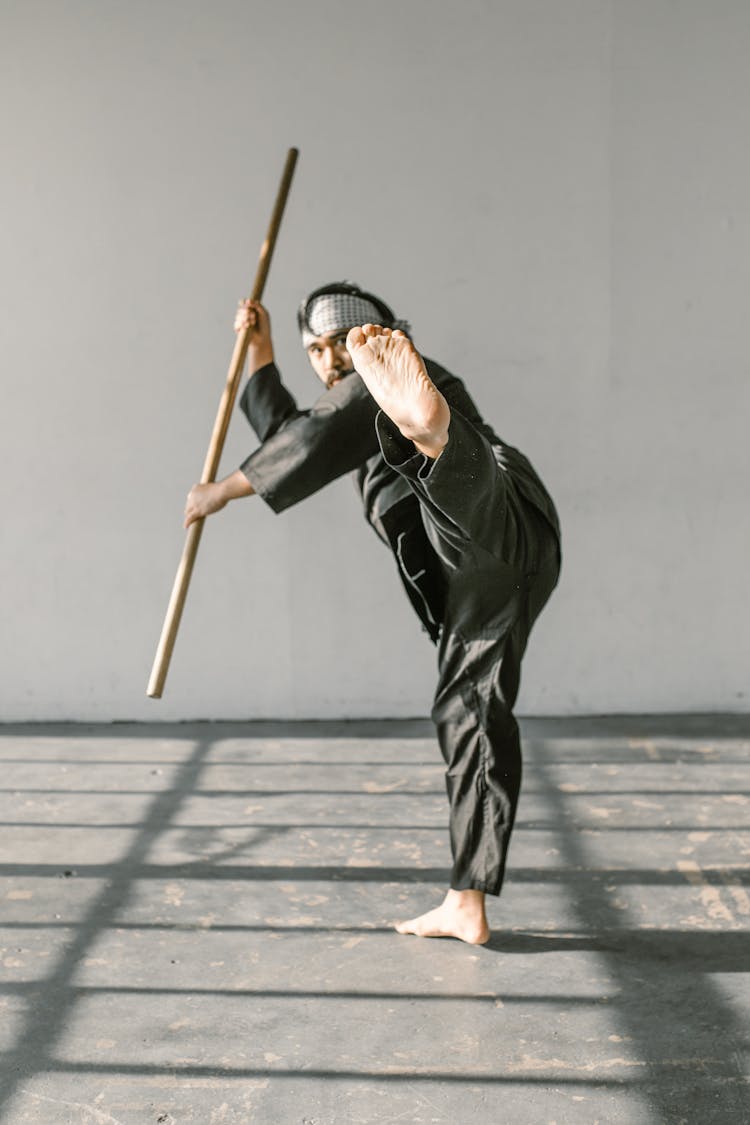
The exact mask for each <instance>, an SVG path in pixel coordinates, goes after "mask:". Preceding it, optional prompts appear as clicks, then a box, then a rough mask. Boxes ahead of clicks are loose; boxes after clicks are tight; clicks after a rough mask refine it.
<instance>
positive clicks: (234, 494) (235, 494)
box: [219, 469, 254, 503]
mask: <svg viewBox="0 0 750 1125" xmlns="http://www.w3.org/2000/svg"><path fill="white" fill-rule="evenodd" d="M219 487H220V488H221V496H222V499H223V500H224V502H225V503H226V501H228V500H238V499H239V497H240V496H252V494H253V492H254V489H253V486H252V485H251V484H250V481H249V480H248V479H247V477H246V476H245V474H244V473H243V472H242V470H241V469H237V470H236V472H234V473H230V474H229V476H228V477H224V480H222V481H219Z"/></svg>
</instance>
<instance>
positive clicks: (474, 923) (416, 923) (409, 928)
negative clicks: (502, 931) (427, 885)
mask: <svg viewBox="0 0 750 1125" xmlns="http://www.w3.org/2000/svg"><path fill="white" fill-rule="evenodd" d="M396 929H397V930H398V932H399V933H400V934H415V935H416V936H417V937H453V938H458V939H459V941H466V942H468V943H469V945H484V943H485V942H486V941H488V940H489V937H490V927H489V925H488V924H487V915H486V914H485V912H484V892H483V891H448V894H447V895H446V896H445V899H444V900H443V902H442V903H441V905H440V906H438V907H437V908H436V909H435V910H430V911H428V912H427V914H420V916H419V917H418V918H412V919H411V920H410V921H408V922H397V923H396Z"/></svg>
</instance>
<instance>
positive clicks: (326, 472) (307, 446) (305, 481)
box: [240, 372, 380, 512]
mask: <svg viewBox="0 0 750 1125" xmlns="http://www.w3.org/2000/svg"><path fill="white" fill-rule="evenodd" d="M259 374H262V372H256V374H255V375H254V376H253V378H252V379H251V380H250V383H249V384H248V387H249V386H250V384H251V383H253V382H254V380H255V379H256V378H257V377H258V375H259ZM273 379H274V376H273V375H272V377H271V380H270V386H269V388H268V389H267V390H263V388H262V387H261V386H260V385H259V387H258V388H256V389H255V390H254V391H253V392H252V394H251V396H250V401H248V400H247V394H248V392H247V390H246V391H245V394H244V395H243V401H242V408H243V410H244V411H245V413H246V414H247V416H248V418H249V419H250V422H251V425H253V427H254V428H255V430H256V433H257V434H258V436H259V437H260V438H261V440H262V442H263V444H262V445H261V446H260V448H259V449H256V450H255V452H254V453H251V454H250V456H249V457H248V458H247V460H245V461H244V462H243V463H242V465H241V466H240V468H241V470H242V472H243V473H244V474H245V476H246V477H247V479H248V480H249V482H250V484H251V485H252V486H253V488H254V490H255V491H256V492H257V493H258V495H259V496H262V497H263V499H264V500H265V501H266V503H267V504H268V505H269V507H270V508H272V510H273V511H274V512H283V511H284V509H285V508H289V507H291V505H292V504H296V503H298V501H300V500H304V499H305V498H306V497H307V496H311V495H312V494H313V493H314V492H317V491H318V490H319V489H321V488H323V487H324V486H325V485H326V484H329V483H330V482H331V481H333V480H336V479H337V478H338V477H340V476H343V475H344V474H345V473H348V472H350V471H351V470H352V469H356V468H358V467H359V466H360V465H362V464H364V462H365V461H366V460H367V459H368V458H369V457H372V456H373V455H374V454H375V453H377V452H378V450H379V448H380V447H379V445H378V438H377V433H376V431H375V416H376V415H377V412H378V407H377V404H376V402H375V400H374V399H373V398H372V396H371V395H370V392H369V391H368V390H367V387H366V386H365V384H364V383H363V382H362V380H361V378H360V377H359V375H357V374H352V375H347V376H346V377H345V378H344V379H342V380H341V382H340V383H337V384H336V386H334V387H332V388H331V389H330V390H328V391H326V392H325V394H323V395H322V396H321V397H320V398H319V399H318V401H317V402H316V403H315V405H314V406H313V407H312V409H311V410H304V411H300V410H297V407H296V403H295V401H294V399H293V398H292V396H291V395H290V394H289V392H288V391H286V389H285V388H284V387H283V385H282V384H281V380H280V379H279V376H278V372H275V380H276V382H277V386H276V388H275V389H274V385H273ZM279 388H280V390H279Z"/></svg>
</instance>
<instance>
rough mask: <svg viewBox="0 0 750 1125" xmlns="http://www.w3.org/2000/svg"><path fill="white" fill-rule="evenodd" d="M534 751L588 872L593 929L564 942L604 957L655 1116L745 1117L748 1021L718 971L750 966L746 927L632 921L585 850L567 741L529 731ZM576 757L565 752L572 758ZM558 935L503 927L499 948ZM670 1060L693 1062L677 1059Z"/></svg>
mask: <svg viewBox="0 0 750 1125" xmlns="http://www.w3.org/2000/svg"><path fill="white" fill-rule="evenodd" d="M572 725H573V727H574V728H575V727H576V726H578V727H580V726H581V724H575V723H574V724H572ZM586 725H587V724H583V728H584V729H585V727H586ZM688 725H691V726H692V724H688ZM670 729H671V733H672V734H674V729H673V728H670ZM651 733H652V734H653V730H652V731H651ZM713 736H714V737H715V736H716V734H715V731H714V732H713ZM526 750H527V753H529V752H530V754H529V757H530V758H531V760H532V762H533V766H532V768H533V772H534V776H535V779H536V781H537V784H538V785H539V786H540V787H541V788H542V789H543V790H545V801H546V804H547V807H548V809H549V812H550V814H551V815H552V817H553V819H556V820H557V822H558V825H559V829H558V847H559V852H560V858H561V860H562V861H563V862H564V863H565V865H566V867H567V868H568V870H569V871H571V872H572V871H578V872H580V874H581V877H574V878H571V879H569V880H568V888H569V894H570V902H571V908H572V910H573V912H574V913H575V915H576V916H577V919H578V925H579V926H580V929H581V930H582V931H583V934H584V935H585V936H583V935H581V934H577V935H576V934H573V935H571V936H570V937H567V936H566V937H565V938H564V939H563V947H565V946H564V943H565V942H568V941H569V942H570V943H571V944H569V945H567V948H568V949H576V948H578V949H589V950H593V951H594V952H596V953H598V954H600V956H601V957H602V958H603V960H604V963H605V965H606V968H607V971H608V973H609V976H610V977H611V979H612V981H613V983H614V984H615V986H616V987H617V990H618V994H617V996H616V997H615V998H614V1000H615V1003H614V1004H613V1008H612V1014H613V1016H615V1017H616V1018H617V1020H618V1022H619V1023H620V1024H621V1026H622V1029H623V1032H624V1035H625V1036H627V1037H628V1038H629V1039H630V1041H631V1047H632V1049H633V1050H635V1052H636V1053H637V1056H638V1058H639V1059H640V1060H642V1063H643V1065H644V1068H645V1070H644V1076H643V1078H642V1079H641V1081H640V1082H639V1086H640V1089H641V1092H642V1094H643V1096H644V1097H645V1098H646V1099H647V1100H648V1102H649V1103H650V1105H651V1107H652V1112H653V1115H654V1119H655V1120H658V1121H665V1122H668V1121H673V1122H679V1121H683V1122H693V1121H695V1122H698V1121H700V1122H701V1123H704V1122H706V1123H708V1122H717V1123H718V1122H722V1123H723V1122H728V1121H741V1120H746V1119H747V1112H746V1111H747V1101H746V1099H747V1087H746V1076H745V1074H744V1072H743V1068H742V1064H741V1062H740V1060H741V1058H742V1055H743V1051H744V1050H746V1048H747V1045H748V1044H747V1035H746V1029H745V1028H743V1027H742V1026H741V1025H740V1022H739V1020H738V1018H737V1014H736V1012H735V1011H734V1010H733V1008H732V1007H731V1006H730V1004H729V1003H728V1002H727V998H726V995H725V994H724V993H723V992H722V991H721V989H720V988H719V987H718V985H717V983H716V981H715V980H713V979H712V976H711V974H716V973H719V972H746V971H747V970H748V968H749V967H750V966H749V964H748V961H749V958H748V954H749V952H750V951H749V950H748V935H747V932H738V933H733V932H718V933H717V932H715V931H714V932H709V933H706V932H698V933H695V932H690V931H687V932H683V931H679V930H669V931H663V930H658V929H654V930H641V929H634V928H628V927H627V913H625V914H623V912H622V910H619V909H615V907H614V906H613V905H612V903H611V901H610V899H609V898H608V896H607V895H606V894H604V893H602V891H603V887H602V886H601V883H602V879H601V871H600V870H598V869H597V867H596V865H595V863H592V862H591V859H590V858H589V856H588V854H587V852H586V848H585V842H584V840H585V838H584V837H583V835H582V834H581V833H579V832H576V831H574V830H572V828H571V825H570V824H569V822H568V818H567V817H566V809H565V795H564V794H563V793H561V791H560V789H559V787H558V778H557V776H556V769H557V767H558V766H559V764H560V757H561V755H560V751H559V748H558V747H556V746H554V745H549V746H548V745H547V744H546V743H545V742H544V741H543V740H541V741H540V740H534V741H530V740H528V741H527V743H526ZM569 762H570V758H569V756H568V754H567V752H566V754H565V757H564V763H565V765H567V764H569ZM599 763H600V764H601V763H606V764H609V756H608V754H607V752H606V751H604V752H603V753H602V754H600V755H599ZM652 764H653V763H652ZM701 870H702V873H703V876H704V878H705V879H709V878H710V877H711V871H710V869H708V871H703V869H701ZM717 870H718V868H717ZM726 876H729V877H732V878H734V879H736V880H737V881H738V882H740V883H743V884H744V883H745V882H746V881H747V878H748V869H747V868H742V869H740V870H737V869H733V868H730V869H729V870H728V871H727V872H726ZM680 878H681V875H680V873H678V872H672V871H667V872H662V871H655V872H648V871H647V870H643V869H638V868H629V869H628V870H626V871H615V872H612V873H611V874H608V875H607V883H618V884H620V885H622V884H628V883H630V884H637V883H643V882H647V883H648V882H650V883H652V884H654V883H657V884H658V883H665V884H668V883H677V882H679V880H680ZM725 881H726V877H724V878H723V879H722V882H725ZM550 942H551V948H553V949H555V950H558V951H559V949H560V948H561V946H560V937H559V936H558V935H550V936H548V935H545V934H505V935H495V936H494V937H493V943H492V948H493V950H494V951H495V952H501V951H502V952H508V949H509V947H510V949H513V948H514V943H515V948H516V950H518V951H524V952H546V951H548V950H549V949H550ZM670 1060H672V1061H674V1060H682V1061H683V1062H684V1063H685V1065H684V1066H680V1067H677V1066H675V1065H672V1062H671V1061H670Z"/></svg>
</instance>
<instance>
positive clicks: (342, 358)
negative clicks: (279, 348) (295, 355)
mask: <svg viewBox="0 0 750 1125" xmlns="http://www.w3.org/2000/svg"><path fill="white" fill-rule="evenodd" d="M348 332H349V329H348V328H345V329H343V331H341V332H329V333H328V334H327V335H326V336H316V337H315V338H314V339H313V340H311V341H310V343H309V344H308V345H307V348H306V349H305V350H306V351H307V355H308V358H309V360H310V363H311V364H312V369H313V371H314V372H315V374H316V375H317V376H318V378H319V379H321V380H322V381H323V382H324V383H325V385H326V386H327V387H328V388H330V387H332V386H334V384H336V383H338V382H339V380H340V379H343V377H344V376H345V375H349V374H351V372H352V371H353V370H354V365H353V364H352V357H351V356H350V355H349V352H348V351H347V350H346V337H347V335H348Z"/></svg>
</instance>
